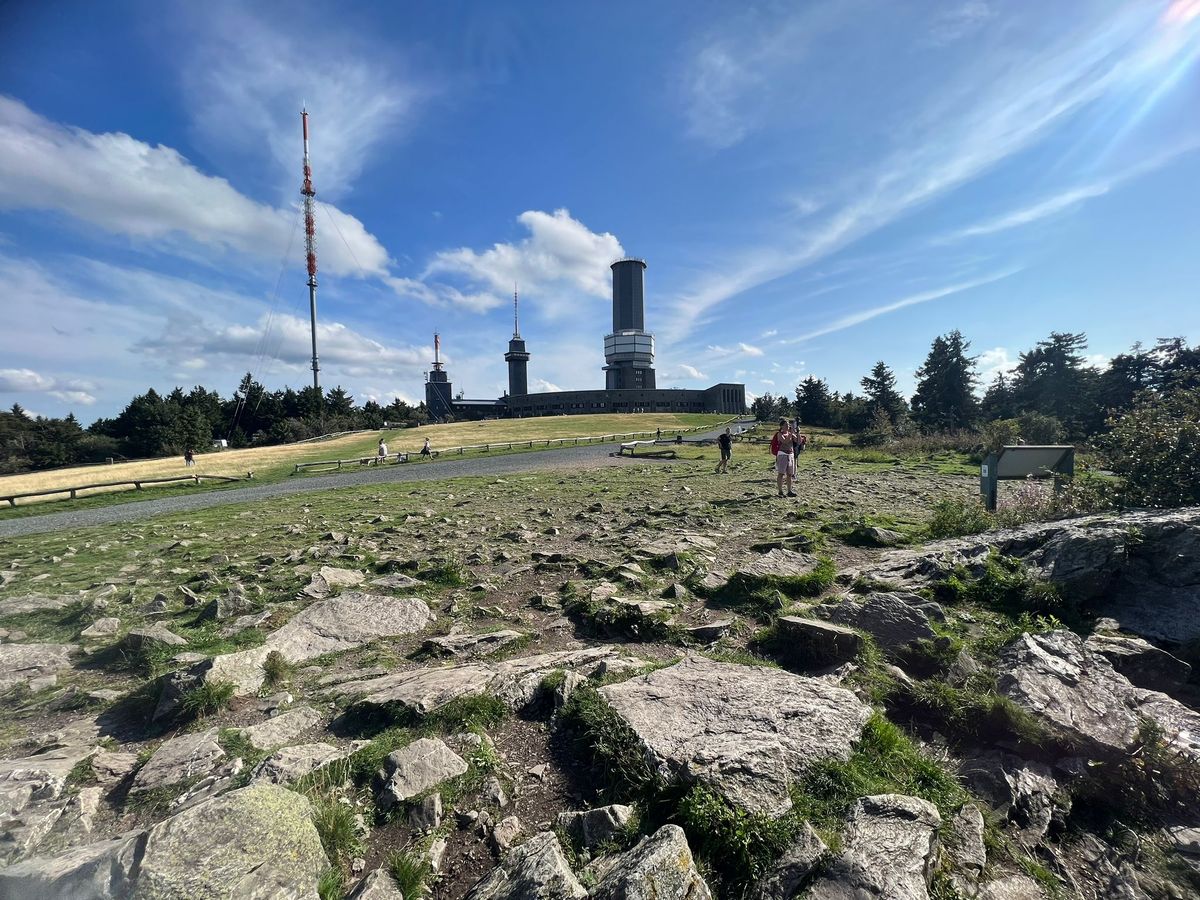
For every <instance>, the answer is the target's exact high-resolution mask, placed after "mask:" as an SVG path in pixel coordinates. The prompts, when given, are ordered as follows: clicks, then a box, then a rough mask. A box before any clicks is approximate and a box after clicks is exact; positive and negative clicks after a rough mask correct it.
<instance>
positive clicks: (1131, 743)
mask: <svg viewBox="0 0 1200 900" xmlns="http://www.w3.org/2000/svg"><path fill="white" fill-rule="evenodd" d="M999 670H1000V673H1001V674H1000V678H999V681H998V684H997V686H998V689H999V690H1000V692H1001V693H1002V694H1004V695H1005V696H1007V697H1008V698H1009V699H1011V700H1012V701H1013V702H1015V703H1016V704H1017V705H1018V706H1020V707H1022V708H1023V709H1025V710H1026V711H1027V712H1029V713H1030V714H1031V715H1032V716H1033V717H1034V718H1035V719H1037V720H1038V721H1039V722H1041V723H1042V724H1043V725H1045V726H1046V727H1048V728H1049V729H1050V730H1051V731H1052V732H1054V733H1055V734H1057V735H1058V736H1060V737H1061V738H1063V739H1064V740H1066V741H1067V742H1069V743H1071V744H1073V745H1077V746H1079V747H1080V748H1081V749H1082V750H1083V751H1084V752H1086V753H1090V754H1092V755H1094V756H1098V757H1106V758H1111V757H1115V756H1119V755H1123V754H1125V753H1127V752H1129V751H1130V750H1132V749H1134V747H1135V745H1136V744H1137V742H1138V740H1139V737H1140V736H1141V735H1142V732H1143V728H1144V725H1143V723H1144V721H1145V720H1149V721H1151V722H1154V723H1157V724H1158V725H1159V726H1160V727H1161V728H1162V729H1163V732H1164V739H1165V740H1166V741H1167V743H1168V745H1169V746H1170V747H1171V748H1172V749H1173V750H1176V751H1177V752H1179V753H1181V754H1183V755H1185V756H1187V757H1190V758H1191V759H1192V760H1194V761H1200V713H1196V712H1195V711H1194V710H1191V709H1189V708H1188V707H1186V706H1184V705H1183V704H1182V703H1179V702H1178V701H1176V700H1173V699H1171V698H1170V697H1168V696H1167V695H1166V694H1161V693H1159V692H1157V691H1147V690H1144V689H1142V688H1137V687H1134V685H1133V684H1131V683H1130V681H1129V679H1127V678H1126V677H1125V676H1123V675H1121V674H1120V673H1118V672H1117V671H1116V670H1115V669H1114V668H1113V667H1112V663H1110V662H1109V661H1108V660H1107V659H1106V658H1105V657H1103V656H1101V655H1100V654H1099V653H1094V652H1092V651H1091V650H1089V649H1088V648H1087V646H1086V645H1085V644H1084V642H1083V639H1082V638H1080V637H1079V635H1077V634H1075V633H1074V632H1071V631H1065V630H1063V631H1052V632H1049V633H1046V634H1036V635H1031V634H1026V635H1024V636H1022V637H1021V638H1020V639H1018V640H1017V641H1016V642H1015V643H1013V644H1012V645H1011V646H1009V647H1007V648H1006V649H1005V650H1004V652H1003V654H1002V655H1001V659H1000V664H999Z"/></svg>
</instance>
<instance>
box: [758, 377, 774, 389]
mask: <svg viewBox="0 0 1200 900" xmlns="http://www.w3.org/2000/svg"><path fill="white" fill-rule="evenodd" d="M759 383H760V384H765V385H767V386H768V387H775V382H774V381H772V380H771V379H770V378H760V379H759Z"/></svg>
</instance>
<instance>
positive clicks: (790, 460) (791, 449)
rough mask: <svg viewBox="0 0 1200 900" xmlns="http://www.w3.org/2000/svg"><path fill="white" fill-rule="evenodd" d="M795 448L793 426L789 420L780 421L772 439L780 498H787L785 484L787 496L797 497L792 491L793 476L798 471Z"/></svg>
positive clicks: (776, 485) (776, 483) (776, 482)
mask: <svg viewBox="0 0 1200 900" xmlns="http://www.w3.org/2000/svg"><path fill="white" fill-rule="evenodd" d="M795 447H796V436H795V435H794V434H793V433H792V428H791V425H789V424H788V420H787V419H780V420H779V430H778V431H776V432H775V434H774V436H772V438H771V452H772V453H774V454H775V488H776V490H777V491H778V492H779V496H780V497H783V496H785V494H784V492H783V486H784V483H785V482H786V483H787V494H786V496H788V497H795V496H796V492H795V491H794V490H792V476H793V473H794V472H795V471H796V469H795V466H796V458H795Z"/></svg>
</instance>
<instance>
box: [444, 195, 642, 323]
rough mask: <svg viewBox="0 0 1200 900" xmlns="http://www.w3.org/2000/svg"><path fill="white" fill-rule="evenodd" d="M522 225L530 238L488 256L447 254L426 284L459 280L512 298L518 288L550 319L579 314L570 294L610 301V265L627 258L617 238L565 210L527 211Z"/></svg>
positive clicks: (466, 251)
mask: <svg viewBox="0 0 1200 900" xmlns="http://www.w3.org/2000/svg"><path fill="white" fill-rule="evenodd" d="M517 221H518V222H520V223H521V225H523V226H524V227H525V228H526V229H528V231H529V236H528V237H527V238H525V239H523V240H521V241H518V242H516V243H511V244H510V243H497V244H494V245H492V247H491V248H489V249H487V250H483V251H475V250H472V249H471V248H469V247H460V248H458V249H456V250H444V251H442V252H440V253H438V254H437V255H436V256H435V257H434V258H433V260H432V261H431V262H430V263H429V265H428V266H426V268H425V272H424V273H423V274H422V276H421V279H422V281H424V282H426V283H427V284H428V283H429V282H430V280H431V278H432V277H433V276H437V275H458V276H462V277H463V278H465V279H466V280H467V281H468V282H470V283H471V284H474V285H482V286H484V287H487V288H490V289H491V290H493V291H496V292H497V293H499V294H500V295H501V296H508V295H511V292H512V290H513V286H514V284H515V285H518V286H519V288H520V292H521V297H522V298H523V299H525V298H529V299H532V300H533V301H534V302H535V303H536V304H537V305H538V306H539V307H540V308H541V309H542V310H543V311H544V312H545V313H546V314H547V315H550V316H557V315H562V314H564V313H566V312H568V311H571V310H572V309H574V308H575V303H574V302H573V300H574V298H573V297H572V296H571V292H575V293H582V294H585V295H587V296H590V297H596V298H604V297H609V296H611V290H612V289H611V282H610V278H609V270H608V266H609V263H611V262H613V261H614V260H616V259H619V258H620V257H622V256H624V255H625V251H624V250H623V249H622V247H621V243H620V241H618V240H617V238H616V237H615V236H614V235H612V234H610V233H608V232H603V233H600V234H597V233H596V232H593V231H591V230H590V229H589V228H588V227H587V226H586V225H584V224H583V223H582V222H580V221H578V220H577V219H574V218H572V217H571V214H570V212H568V211H567V210H565V209H557V210H555V211H554V212H553V213H547V212H542V211H540V210H528V211H526V212H523V213H521V215H519V216H518V217H517Z"/></svg>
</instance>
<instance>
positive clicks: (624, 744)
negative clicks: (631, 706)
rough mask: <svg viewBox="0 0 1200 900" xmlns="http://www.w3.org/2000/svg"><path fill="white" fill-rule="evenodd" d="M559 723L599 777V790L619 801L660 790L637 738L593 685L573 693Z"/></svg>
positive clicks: (586, 763)
mask: <svg viewBox="0 0 1200 900" xmlns="http://www.w3.org/2000/svg"><path fill="white" fill-rule="evenodd" d="M559 723H560V725H561V727H562V728H563V729H564V733H565V734H567V735H569V736H570V739H571V742H572V743H573V745H574V750H575V753H576V754H577V756H578V758H579V759H580V760H582V761H583V763H584V769H585V770H591V771H593V772H596V773H598V774H599V776H600V780H601V784H600V785H599V786H600V787H602V788H608V789H610V790H611V791H612V793H614V794H615V796H616V797H617V798H618V799H622V800H624V799H631V798H635V797H638V796H645V795H648V794H650V793H652V792H653V791H654V790H655V789H656V788H657V787H658V778H657V776H656V775H655V773H654V771H653V769H651V767H650V764H649V762H647V760H646V754H645V751H644V750H643V748H642V743H641V741H640V740H639V738H638V736H637V734H636V733H635V732H634V731H633V729H632V728H630V727H629V725H627V724H626V723H625V721H624V720H623V719H622V718H621V717H620V716H618V715H617V714H616V713H615V712H614V711H613V709H612V708H611V707H610V706H609V705H608V703H606V702H605V700H604V698H603V697H602V696H601V695H600V693H599V692H598V691H597V690H596V689H595V688H594V687H592V685H590V684H582V685H580V686H579V687H577V688H575V690H574V691H572V692H571V697H570V699H569V700H567V703H566V705H565V706H564V707H563V708H562V712H561V713H560V714H559Z"/></svg>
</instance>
